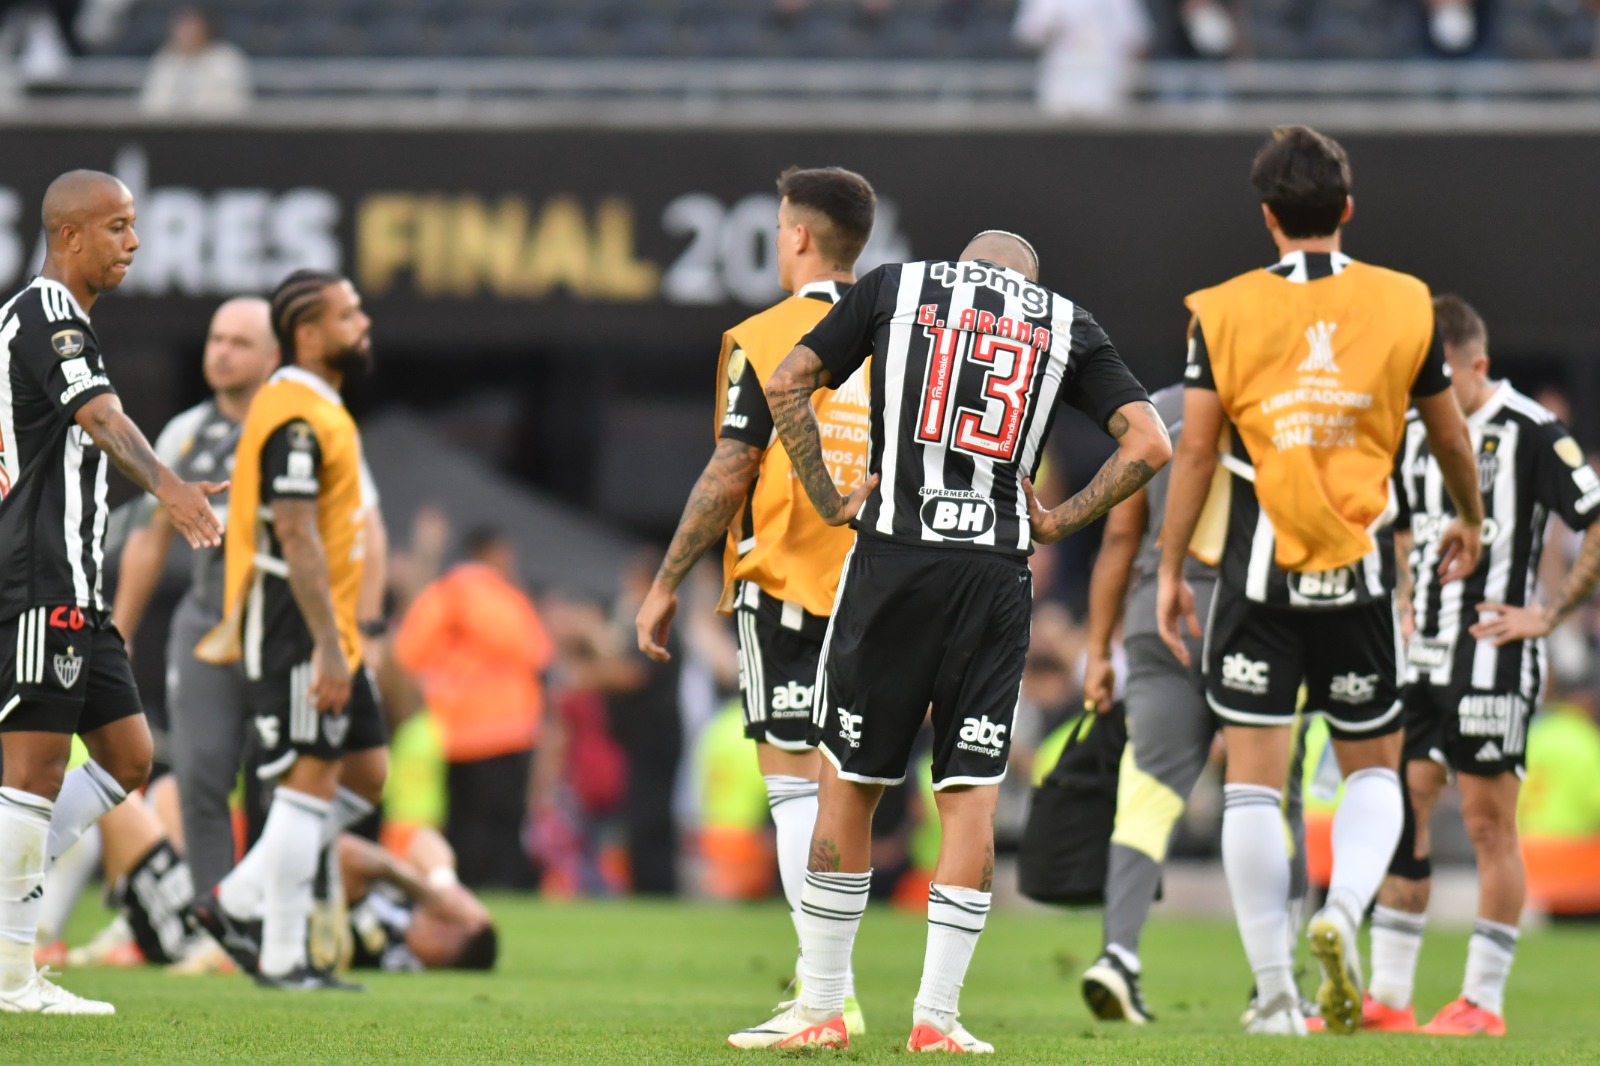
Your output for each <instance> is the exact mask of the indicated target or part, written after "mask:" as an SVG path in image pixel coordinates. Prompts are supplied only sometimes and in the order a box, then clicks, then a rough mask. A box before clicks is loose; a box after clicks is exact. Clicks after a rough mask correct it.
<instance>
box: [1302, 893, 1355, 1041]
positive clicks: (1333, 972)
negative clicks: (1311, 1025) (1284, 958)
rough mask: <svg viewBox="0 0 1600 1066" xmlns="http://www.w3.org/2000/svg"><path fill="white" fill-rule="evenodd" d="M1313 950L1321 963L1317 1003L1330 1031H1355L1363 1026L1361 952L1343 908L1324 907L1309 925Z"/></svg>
mask: <svg viewBox="0 0 1600 1066" xmlns="http://www.w3.org/2000/svg"><path fill="white" fill-rule="evenodd" d="M1306 939H1307V940H1309V941H1310V942H1311V954H1313V955H1315V956H1316V959H1317V964H1318V965H1320V966H1321V967H1322V987H1321V988H1319V989H1318V990H1317V1005H1318V1006H1319V1007H1321V1008H1322V1021H1323V1023H1324V1025H1326V1027H1327V1031H1328V1032H1330V1033H1353V1032H1355V1031H1356V1030H1357V1029H1360V1028H1361V1000H1362V987H1361V956H1360V954H1359V953H1358V952H1357V950H1356V938H1355V931H1354V930H1353V929H1352V928H1350V924H1349V922H1348V921H1346V920H1344V919H1343V914H1342V912H1341V911H1337V910H1335V909H1334V908H1332V907H1324V908H1322V909H1321V910H1320V911H1318V912H1317V913H1316V915H1315V916H1314V917H1313V918H1312V919H1311V923H1310V924H1309V925H1308V926H1306Z"/></svg>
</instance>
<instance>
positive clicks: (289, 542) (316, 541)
mask: <svg viewBox="0 0 1600 1066" xmlns="http://www.w3.org/2000/svg"><path fill="white" fill-rule="evenodd" d="M272 532H273V533H274V534H275V535H276V536H277V538H278V543H279V544H280V545H281V546H282V547H283V561H284V563H285V564H286V565H287V566H288V567H289V591H290V592H291V593H292V594H293V595H294V603H295V606H296V607H298V608H300V616H301V617H302V618H304V619H305V622H306V628H307V629H309V630H310V631H311V639H312V641H313V644H314V650H313V651H312V659H311V662H312V668H311V692H312V699H313V701H314V702H315V704H316V707H317V710H318V711H321V712H331V713H334V714H338V713H339V712H341V711H343V710H344V708H345V704H347V703H349V702H350V664H349V662H348V661H347V660H346V659H345V657H344V648H343V646H342V645H341V644H340V642H339V623H338V616H337V615H336V614H335V613H334V609H333V593H332V591H331V590H332V582H331V581H330V580H329V578H328V553H327V550H326V549H325V548H324V547H323V545H322V534H321V533H319V532H318V531H317V501H316V500H314V499H304V500H302V499H294V498H290V497H279V498H278V499H275V500H273V501H272Z"/></svg>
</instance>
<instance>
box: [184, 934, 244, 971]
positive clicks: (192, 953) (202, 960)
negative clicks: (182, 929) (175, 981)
mask: <svg viewBox="0 0 1600 1066" xmlns="http://www.w3.org/2000/svg"><path fill="white" fill-rule="evenodd" d="M236 969H238V967H237V966H235V965H234V963H233V959H231V958H229V957H228V953H227V952H226V951H223V950H222V948H221V946H220V945H218V943H217V942H216V941H215V940H212V939H211V938H210V937H209V936H196V937H194V938H192V939H191V940H190V941H189V947H188V950H186V951H185V952H184V953H183V958H181V959H179V960H178V961H177V962H175V963H173V964H172V965H170V966H168V967H167V973H169V974H171V975H173V976H175V977H194V976H197V975H199V974H213V973H233V972H234V970H236Z"/></svg>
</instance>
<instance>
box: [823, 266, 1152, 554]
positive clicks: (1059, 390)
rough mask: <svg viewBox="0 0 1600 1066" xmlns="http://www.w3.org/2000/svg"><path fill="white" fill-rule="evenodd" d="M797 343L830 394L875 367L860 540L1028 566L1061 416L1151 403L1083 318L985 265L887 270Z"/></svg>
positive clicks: (1031, 285) (1106, 413)
mask: <svg viewBox="0 0 1600 1066" xmlns="http://www.w3.org/2000/svg"><path fill="white" fill-rule="evenodd" d="M800 343H801V344H803V345H805V346H806V347H808V348H810V349H811V350H812V351H813V352H815V353H816V354H817V356H818V358H820V359H821V360H822V364H823V365H824V366H825V367H827V369H828V372H829V374H830V376H831V378H832V381H833V383H834V385H835V386H837V385H838V384H839V383H841V382H844V381H847V380H849V378H850V376H851V375H852V374H854V373H855V371H856V369H857V368H858V367H860V366H861V364H862V363H863V362H865V361H866V359H867V357H868V356H874V358H873V360H872V366H871V371H870V373H871V387H870V389H869V391H870V393H871V396H872V426H871V439H870V441H869V449H870V450H869V452H868V460H867V464H868V469H869V471H870V472H872V473H875V474H878V475H880V477H881V480H880V482H879V484H878V487H877V489H876V491H874V492H873V494H872V496H871V497H870V498H869V499H868V500H867V502H866V505H865V506H864V507H863V508H862V509H861V513H860V514H859V515H857V516H856V520H855V526H856V530H857V532H858V534H861V535H865V536H874V537H880V538H884V539H888V540H894V541H899V542H901V543H906V544H917V545H923V546H939V547H946V548H961V549H979V550H983V551H991V552H1003V553H1005V554H1009V555H1026V554H1028V553H1029V552H1030V551H1032V547H1033V539H1032V535H1031V533H1030V531H1029V528H1028V510H1027V504H1026V501H1025V500H1024V498H1023V495H1022V478H1023V477H1025V476H1027V477H1031V476H1032V475H1033V473H1034V472H1035V471H1036V470H1037V468H1038V466H1039V460H1040V458H1041V456H1042V455H1043V449H1044V442H1045V439H1046V438H1047V436H1048V435H1049V432H1050V426H1051V423H1052V422H1053V421H1054V417H1055V412H1056V408H1057V405H1059V404H1063V403H1065V404H1070V405H1071V406H1073V407H1076V408H1078V409H1079V410H1080V411H1082V412H1084V414H1086V415H1088V416H1089V417H1090V418H1091V419H1093V420H1094V422H1095V424H1096V425H1097V426H1100V427H1102V428H1104V427H1105V425H1106V423H1107V421H1108V420H1109V419H1110V418H1111V416H1112V415H1113V414H1114V413H1115V412H1116V410H1117V408H1119V407H1121V406H1123V405H1124V404H1128V403H1134V402H1137V401H1140V400H1147V399H1149V397H1148V395H1147V394H1146V393H1145V390H1144V387H1143V386H1142V385H1140V384H1139V382H1138V380H1137V379H1136V378H1135V377H1134V376H1133V374H1132V373H1131V372H1130V371H1129V370H1128V368H1127V367H1126V366H1125V365H1123V362H1122V359H1121V357H1120V356H1118V355H1117V350H1116V348H1114V347H1113V346H1112V344H1111V341H1110V340H1109V339H1108V338H1107V337H1106V334H1105V331H1104V330H1102V329H1101V328H1100V326H1099V325H1098V324H1097V323H1096V322H1095V320H1094V318H1093V316H1091V315H1090V314H1089V313H1088V312H1087V311H1085V310H1084V309H1083V308H1081V307H1079V306H1077V305H1076V304H1074V303H1073V302H1072V301H1071V300H1068V299H1067V298H1066V297H1064V296H1061V295H1059V294H1057V293H1054V292H1051V291H1050V290H1049V289H1046V288H1044V287H1043V286H1041V285H1039V284H1037V283H1035V282H1032V281H1029V280H1028V279H1027V277H1025V276H1024V275H1023V274H1021V273H1019V272H1017V271H1015V270H1010V269H1007V268H1005V267H1001V266H998V265H996V264H994V263H990V262H986V261H983V260H969V261H965V262H959V263H952V262H919V263H901V264H888V265H885V266H881V267H878V268H877V269H876V270H873V271H871V272H870V273H868V274H867V275H866V276H865V277H863V278H862V279H861V280H860V281H858V282H857V283H856V284H855V285H854V286H852V287H851V289H850V291H849V292H848V293H846V294H845V296H844V298H843V299H842V300H840V301H839V303H838V304H837V305H835V307H834V309H833V310H832V311H831V312H830V313H829V314H828V316H827V318H825V319H823V320H822V322H820V323H819V324H818V325H817V326H816V327H815V328H814V329H813V330H812V331H811V332H810V333H808V334H806V336H805V337H804V339H802V340H801V342H800Z"/></svg>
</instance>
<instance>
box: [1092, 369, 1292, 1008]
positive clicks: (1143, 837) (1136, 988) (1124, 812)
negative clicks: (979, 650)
mask: <svg viewBox="0 0 1600 1066" xmlns="http://www.w3.org/2000/svg"><path fill="white" fill-rule="evenodd" d="M1150 402H1151V403H1152V404H1154V405H1155V408H1156V413H1157V414H1159V415H1160V416H1161V420H1162V421H1163V422H1165V423H1166V426H1167V432H1168V435H1169V436H1170V437H1171V438H1172V440H1173V442H1174V445H1176V442H1177V440H1178V437H1179V434H1180V433H1182V431H1183V422H1182V418H1183V386H1181V385H1172V386H1169V387H1167V388H1165V389H1162V390H1161V391H1159V392H1157V393H1155V394H1154V395H1153V396H1151V397H1150ZM1167 484H1168V473H1167V471H1166V470H1162V471H1160V472H1158V473H1157V474H1156V476H1155V477H1154V478H1153V479H1152V480H1151V481H1150V483H1149V484H1147V485H1146V486H1145V487H1144V488H1142V489H1140V490H1139V491H1138V492H1137V493H1135V494H1134V495H1133V496H1131V497H1129V498H1128V499H1127V500H1125V501H1123V502H1122V504H1120V505H1119V506H1117V507H1116V508H1114V509H1113V510H1112V511H1111V512H1110V514H1108V515H1107V516H1106V527H1105V533H1104V536H1103V538H1102V540H1101V542H1100V554H1099V555H1098V556H1097V557H1096V559H1095V564H1094V573H1093V575H1092V576H1091V578H1090V583H1089V644H1088V660H1087V664H1086V665H1085V668H1084V683H1083V694H1084V704H1085V707H1086V708H1087V709H1089V710H1091V711H1094V710H1098V711H1101V712H1103V711H1105V710H1108V709H1109V708H1110V706H1111V702H1112V699H1113V690H1114V688H1115V675H1114V672H1113V669H1112V665H1111V662H1112V658H1111V645H1112V640H1113V639H1114V637H1115V635H1116V629H1117V623H1118V622H1119V621H1120V622H1122V624H1123V638H1122V639H1123V646H1124V649H1125V651H1126V654H1127V670H1128V678H1127V687H1126V691H1125V693H1124V696H1123V701H1124V705H1125V706H1126V709H1127V714H1128V746H1127V748H1126V749H1125V750H1124V751H1123V753H1122V767H1121V771H1120V774H1119V778H1118V784H1117V819H1116V827H1115V829H1114V830H1113V831H1112V834H1111V859H1110V866H1109V869H1108V872H1107V875H1106V910H1105V947H1104V949H1103V950H1102V952H1101V954H1100V957H1099V958H1098V959H1096V960H1095V962H1094V965H1092V966H1090V967H1089V969H1088V970H1087V971H1085V972H1084V975H1083V997H1084V1000H1085V1001H1086V1002H1087V1003H1088V1005H1089V1009H1090V1011H1092V1012H1093V1013H1094V1015H1095V1016H1096V1017H1098V1018H1101V1019H1104V1020H1108V1021H1113V1020H1125V1021H1129V1022H1133V1023H1134V1024H1136V1025H1143V1024H1144V1023H1146V1022H1152V1021H1155V1015H1153V1014H1152V1013H1150V1010H1149V1008H1147V1007H1146V1006H1145V1002H1144V993H1143V990H1142V988H1141V986H1140V976H1141V967H1140V963H1139V937H1140V934H1141V933H1142V932H1143V931H1144V924H1145V920H1146V919H1147V918H1148V917H1149V914H1150V907H1151V905H1152V904H1153V903H1154V902H1155V898H1156V893H1157V891H1158V890H1159V888H1160V885H1161V866H1162V863H1163V862H1165V860H1166V855H1167V845H1168V843H1169V842H1170V841H1171V839H1172V833H1173V830H1174V828H1175V827H1176V826H1177V824H1178V819H1179V818H1180V817H1182V815H1183V809H1184V805H1185V803H1186V801H1187V800H1188V796H1189V792H1190V791H1191V790H1192V789H1193V788H1194V785H1195V782H1196V781H1197V780H1199V778H1200V772H1201V771H1202V770H1204V769H1205V765H1206V762H1207V760H1208V759H1209V757H1210V753H1211V742H1212V739H1213V737H1214V736H1215V735H1216V731H1217V722H1216V719H1215V717H1213V715H1212V714H1211V709H1210V708H1209V707H1207V706H1206V701H1205V695H1204V693H1203V691H1202V689H1201V680H1200V674H1199V666H1200V663H1201V661H1202V656H1201V654H1200V652H1201V649H1200V641H1199V640H1198V639H1195V638H1186V639H1188V640H1189V641H1190V644H1191V647H1190V649H1189V654H1190V657H1191V660H1192V661H1193V662H1194V663H1195V666H1194V667H1193V668H1192V669H1191V668H1189V667H1185V666H1183V665H1181V664H1180V663H1179V662H1178V660H1177V659H1176V658H1174V657H1173V655H1172V652H1171V651H1169V650H1168V649H1167V646H1166V644H1165V643H1163V642H1162V640H1161V637H1160V635H1159V634H1158V633H1157V632H1156V571H1157V568H1158V567H1159V565H1160V562H1161V524H1162V518H1163V516H1164V515H1165V513H1166V505H1167ZM1214 502H1215V505H1216V506H1226V502H1225V501H1214ZM1204 532H1205V522H1204V519H1202V528H1201V530H1200V531H1199V532H1197V533H1196V536H1195V542H1196V543H1199V542H1200V541H1201V539H1202V537H1203V534H1204ZM1219 548H1220V545H1219ZM1185 576H1186V577H1187V579H1188V581H1189V584H1190V586H1191V587H1192V588H1193V589H1194V595H1195V605H1196V609H1197V611H1198V612H1199V615H1200V617H1202V618H1204V617H1206V616H1207V613H1208V612H1209V610H1210V606H1211V594H1212V591H1213V590H1214V588H1215V586H1216V580H1217V571H1216V570H1215V568H1213V567H1211V566H1208V565H1207V564H1206V563H1203V562H1201V561H1200V560H1199V559H1196V558H1195V557H1193V556H1192V555H1191V556H1190V558H1189V561H1188V565H1187V569H1186V574H1185ZM1302 750H1303V749H1302ZM1299 773H1300V759H1299V757H1298V755H1297V758H1296V759H1295V762H1294V767H1293V769H1291V771H1290V777H1291V779H1294V780H1293V781H1292V783H1291V786H1290V788H1289V789H1288V790H1287V791H1286V795H1287V796H1288V797H1289V800H1288V806H1289V811H1288V817H1289V821H1290V825H1291V828H1292V830H1293V833H1294V840H1295V859H1294V863H1293V877H1292V878H1291V886H1290V892H1291V895H1292V897H1293V900H1294V901H1295V903H1294V904H1291V913H1295V912H1296V911H1297V905H1298V903H1299V901H1302V900H1303V899H1304V898H1305V893H1306V864H1305V819H1304V818H1303V817H1302V816H1301V811H1300V789H1299V787H1298V780H1297V779H1298V776H1299ZM1295 925H1296V927H1297V928H1298V922H1296V923H1295Z"/></svg>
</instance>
